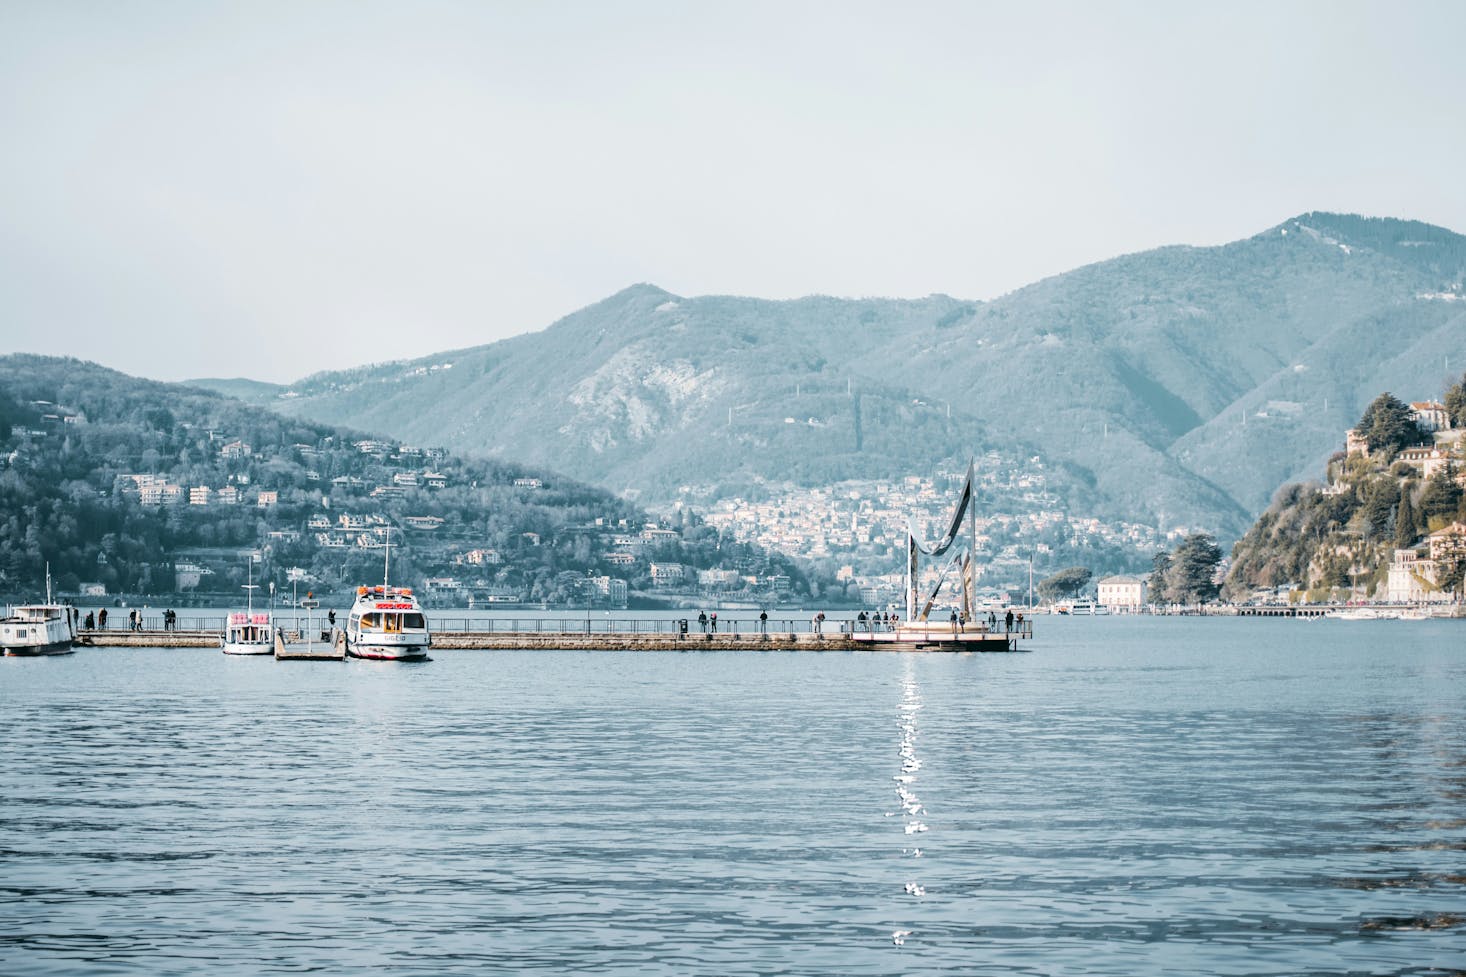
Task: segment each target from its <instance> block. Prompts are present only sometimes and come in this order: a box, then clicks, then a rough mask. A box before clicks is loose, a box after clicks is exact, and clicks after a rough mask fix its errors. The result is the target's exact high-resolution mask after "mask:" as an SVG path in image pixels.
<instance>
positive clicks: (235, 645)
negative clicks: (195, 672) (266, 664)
mask: <svg viewBox="0 0 1466 977" xmlns="http://www.w3.org/2000/svg"><path fill="white" fill-rule="evenodd" d="M222 643H223V645H224V654H226V655H273V654H274V653H275V625H274V622H273V621H271V620H270V615H268V614H256V613H254V611H253V610H249V611H235V612H233V613H231V614H230V615H229V620H228V622H227V625H226V627H225V629H224V637H223V639H222Z"/></svg>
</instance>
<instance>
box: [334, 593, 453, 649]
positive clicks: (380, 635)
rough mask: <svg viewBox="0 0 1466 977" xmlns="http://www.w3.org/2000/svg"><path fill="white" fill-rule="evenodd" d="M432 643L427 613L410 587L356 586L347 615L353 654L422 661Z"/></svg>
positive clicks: (347, 630) (348, 636)
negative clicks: (353, 601) (353, 600)
mask: <svg viewBox="0 0 1466 977" xmlns="http://www.w3.org/2000/svg"><path fill="white" fill-rule="evenodd" d="M431 645H432V636H431V635H430V634H429V632H428V618H427V615H426V614H424V613H423V609H422V605H421V604H420V603H418V599H417V595H415V594H414V593H413V592H412V589H411V588H410V587H388V586H386V585H385V584H383V585H379V586H376V587H358V588H356V602H355V603H354V604H352V605H351V614H350V616H349V617H348V618H347V619H346V654H347V655H348V656H349V657H351V658H375V659H382V660H387V661H422V660H423V659H425V658H427V656H428V648H429V647H430V646H431Z"/></svg>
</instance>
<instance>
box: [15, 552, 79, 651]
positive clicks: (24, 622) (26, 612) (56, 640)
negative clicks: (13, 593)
mask: <svg viewBox="0 0 1466 977" xmlns="http://www.w3.org/2000/svg"><path fill="white" fill-rule="evenodd" d="M77 614H78V611H77V610H76V608H74V607H70V606H68V605H66V604H54V603H52V602H51V571H50V567H47V569H46V602H45V603H44V604H22V605H21V606H19V607H14V608H11V610H10V613H9V614H7V615H6V616H5V618H4V619H3V620H0V650H3V652H4V653H5V654H6V655H65V654H69V653H70V652H71V651H72V649H73V646H74V645H75V644H76V618H77Z"/></svg>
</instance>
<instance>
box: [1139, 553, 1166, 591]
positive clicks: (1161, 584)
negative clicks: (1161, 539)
mask: <svg viewBox="0 0 1466 977" xmlns="http://www.w3.org/2000/svg"><path fill="white" fill-rule="evenodd" d="M1150 567H1151V569H1150V578H1149V579H1147V580H1146V582H1145V589H1146V590H1147V591H1148V592H1149V593H1150V595H1151V599H1152V600H1153V601H1155V602H1157V603H1164V602H1165V601H1166V600H1167V599H1168V598H1167V597H1166V572H1167V571H1168V570H1170V569H1171V554H1169V553H1165V552H1161V553H1157V554H1156V555H1155V556H1154V557H1152V558H1151V561H1150Z"/></svg>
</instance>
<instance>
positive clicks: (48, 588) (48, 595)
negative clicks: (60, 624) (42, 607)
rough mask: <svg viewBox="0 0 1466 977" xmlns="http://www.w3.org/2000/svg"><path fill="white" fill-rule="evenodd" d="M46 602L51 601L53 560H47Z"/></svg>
mask: <svg viewBox="0 0 1466 977" xmlns="http://www.w3.org/2000/svg"><path fill="white" fill-rule="evenodd" d="M46 603H48V604H49V603H51V561H50V560H47V561H46Z"/></svg>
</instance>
